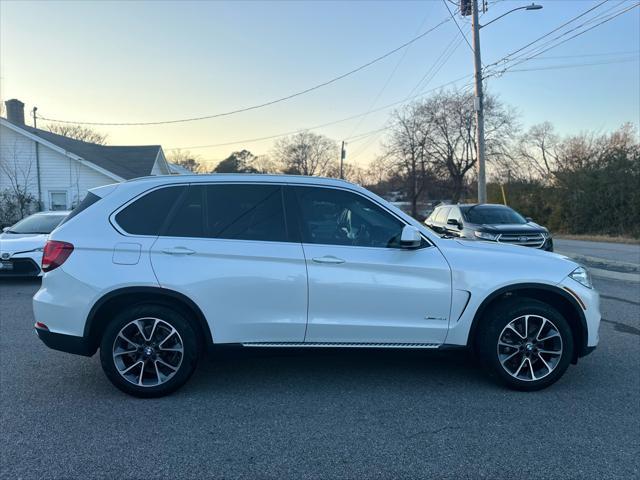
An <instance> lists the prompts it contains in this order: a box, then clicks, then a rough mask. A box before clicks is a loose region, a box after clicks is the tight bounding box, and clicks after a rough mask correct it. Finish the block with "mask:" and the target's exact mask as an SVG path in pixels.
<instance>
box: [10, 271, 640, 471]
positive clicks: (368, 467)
mask: <svg viewBox="0 0 640 480" xmlns="http://www.w3.org/2000/svg"><path fill="white" fill-rule="evenodd" d="M595 281H596V286H597V288H598V289H599V290H600V292H601V294H602V312H603V316H604V321H603V323H602V326H601V329H600V334H601V340H600V346H599V347H598V348H597V349H596V351H595V352H594V353H592V354H591V355H589V356H588V357H585V358H584V359H581V360H580V362H579V364H578V365H577V366H571V367H570V368H569V370H568V371H567V373H566V374H565V376H564V377H563V378H562V379H561V380H560V381H559V382H558V383H556V384H555V385H553V386H552V387H551V388H549V389H546V390H543V391H540V392H533V393H522V392H514V391H511V390H507V389H505V388H503V387H501V386H498V385H496V384H494V383H493V382H492V381H490V380H488V379H487V378H486V377H485V376H484V375H483V374H482V372H481V371H480V370H479V369H478V367H477V365H476V363H475V362H474V361H473V360H471V359H470V358H469V357H468V356H467V355H466V354H464V353H460V352H457V353H452V352H449V353H445V352H440V353H438V352H411V351H371V350H356V351H347V350H342V351H340V350H338V351H336V350H326V351H325V350H316V349H314V350H312V351H286V350H285V351H276V350H268V351H262V352H255V351H253V352H251V351H246V352H238V353H235V354H227V355H224V356H219V357H217V358H210V359H207V360H206V361H204V362H202V363H201V365H200V366H199V367H198V369H197V371H196V373H195V375H194V376H193V377H192V379H191V380H190V382H189V383H188V384H187V385H186V386H185V387H184V388H183V389H181V390H180V391H178V392H176V393H175V394H174V395H172V396H169V397H166V398H161V399H154V400H140V399H136V398H132V397H129V396H127V395H125V394H123V393H121V392H120V391H118V390H116V389H115V388H114V387H113V386H112V385H111V384H110V383H109V382H108V380H107V379H106V378H105V376H104V375H103V373H102V371H101V369H100V362H99V359H98V357H97V356H94V357H93V358H84V357H78V356H73V355H68V354H65V353H61V352H55V351H53V350H49V349H47V348H46V347H45V346H44V345H43V344H42V343H41V342H40V341H39V340H38V339H37V338H36V337H35V335H34V334H33V331H32V325H33V322H34V319H33V316H32V313H31V296H32V295H33V294H34V292H35V291H36V290H37V288H38V286H39V285H38V283H34V282H24V281H23V282H19V281H3V282H2V283H0V365H1V369H0V372H1V376H0V406H1V409H0V415H1V425H2V428H0V445H1V446H2V447H1V448H0V477H2V478H7V479H9V478H11V479H13V478H22V479H41V478H56V479H58V478H65V479H82V480H85V479H94V478H96V479H97V478H136V479H140V478H144V479H157V478H167V479H175V478H193V479H202V478H214V477H218V478H219V477H225V478H229V479H234V478H246V479H256V478H273V479H288V478H295V479H305V478H307V479H331V478H411V479H415V478H456V479H460V478H468V479H478V478H557V479H560V478H579V479H588V478H593V479H599V480H600V479H607V478H638V476H639V475H640V469H639V460H638V458H639V457H638V452H639V451H640V437H639V436H638V432H639V431H640V415H639V412H638V398H639V397H640V375H639V374H638V365H640V303H639V300H640V295H639V294H640V291H639V288H640V284H637V283H626V282H620V281H615V280H607V279H598V278H596V280H595Z"/></svg>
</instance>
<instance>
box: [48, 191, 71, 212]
mask: <svg viewBox="0 0 640 480" xmlns="http://www.w3.org/2000/svg"><path fill="white" fill-rule="evenodd" d="M68 208H69V207H68V203H67V192H63V191H61V192H49V210H67V209H68Z"/></svg>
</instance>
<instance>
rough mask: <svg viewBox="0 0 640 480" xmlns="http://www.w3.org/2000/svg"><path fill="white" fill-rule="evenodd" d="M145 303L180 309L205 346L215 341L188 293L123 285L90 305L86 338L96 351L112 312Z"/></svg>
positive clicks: (204, 318) (90, 346)
mask: <svg viewBox="0 0 640 480" xmlns="http://www.w3.org/2000/svg"><path fill="white" fill-rule="evenodd" d="M145 303H153V304H156V305H163V306H166V307H168V308H173V309H175V310H178V311H179V312H180V313H182V314H183V315H185V316H186V317H187V319H188V320H189V321H190V322H192V324H193V326H194V327H195V328H196V329H197V333H199V334H200V335H198V336H199V338H200V340H201V343H202V346H203V347H210V346H211V345H212V344H213V336H212V334H211V329H210V328H209V324H208V322H207V319H206V317H205V316H204V314H203V313H202V310H200V308H199V307H198V305H196V303H195V302H194V301H193V300H191V299H190V298H189V297H187V296H186V295H184V294H182V293H180V292H176V291H175V290H169V289H166V288H161V287H124V288H119V289H116V290H113V291H111V292H109V293H107V294H105V295H104V296H102V297H101V298H100V299H99V300H98V301H97V302H96V303H95V304H94V305H93V307H91V310H90V311H89V314H88V315H87V321H86V322H85V327H84V338H85V339H87V340H88V344H89V348H90V349H91V350H92V352H93V353H95V351H96V350H97V349H98V346H99V345H100V338H101V336H102V332H103V331H104V328H105V327H106V325H107V323H108V320H109V318H110V313H111V312H114V311H116V310H118V309H120V308H124V307H131V306H134V305H140V304H145Z"/></svg>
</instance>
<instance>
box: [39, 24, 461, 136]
mask: <svg viewBox="0 0 640 480" xmlns="http://www.w3.org/2000/svg"><path fill="white" fill-rule="evenodd" d="M447 22H449V19H448V18H445V19H444V20H442V21H441V22H440V23H438V24H437V25H435V26H434V27H432V28H430V29H429V30H427V31H425V32H423V33H421V34H420V35H418V36H416V37H414V38H412V39H411V40H409V41H408V42H405V43H403V44H402V45H400V46H399V47H396V48H394V49H393V50H390V51H388V52H387V53H385V54H384V55H380V56H379V57H377V58H374V59H373V60H371V61H369V62H367V63H365V64H363V65H360V66H359V67H357V68H354V69H353V70H350V71H348V72H346V73H343V74H342V75H339V76H337V77H334V78H332V79H330V80H327V81H325V82H322V83H319V84H317V85H314V86H312V87H309V88H306V89H304V90H301V91H299V92H295V93H292V94H290V95H286V96H284V97H280V98H277V99H274V100H270V101H268V102H264V103H260V104H257V105H252V106H250V107H243V108H238V109H235V110H230V111H228V112H221V113H215V114H212V115H203V116H200V117H190V118H181V119H177V120H162V121H156V122H79V121H71V120H60V119H55V118H47V117H40V118H41V119H42V120H46V121H48V122H54V123H72V124H78V125H103V126H142V125H166V124H172V123H185V122H195V121H199V120H208V119H212V118H219V117H227V116H230V115H235V114H237V113H242V112H248V111H250V110H257V109H259V108H263V107H267V106H270V105H274V104H276V103H280V102H284V101H286V100H290V99H292V98H295V97H299V96H301V95H304V94H307V93H310V92H312V91H314V90H318V89H319V88H322V87H326V86H327V85H331V84H332V83H335V82H337V81H339V80H342V79H343V78H346V77H348V76H350V75H353V74H354V73H357V72H359V71H361V70H364V69H365V68H367V67H370V66H371V65H373V64H374V63H377V62H379V61H381V60H384V59H385V58H387V57H389V56H391V55H393V54H394V53H396V52H398V51H400V50H402V49H403V48H406V47H408V46H409V45H411V44H413V43H415V42H417V41H418V40H420V39H421V38H424V37H425V36H427V35H428V34H429V33H431V32H433V31H434V30H436V29H437V28H439V27H441V26H442V25H444V24H445V23H447Z"/></svg>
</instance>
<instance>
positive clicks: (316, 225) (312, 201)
mask: <svg viewBox="0 0 640 480" xmlns="http://www.w3.org/2000/svg"><path fill="white" fill-rule="evenodd" d="M291 188H292V189H293V190H294V191H295V194H296V199H297V204H298V210H299V219H300V227H301V234H302V238H303V246H304V252H305V256H306V261H307V269H308V272H309V318H308V326H307V335H306V337H305V342H310V343H327V342H328V343H343V344H344V343H357V344H375V343H383V344H414V345H415V344H433V345H437V344H440V343H442V342H443V341H444V339H445V336H446V333H447V327H448V319H449V308H450V304H451V272H450V269H449V266H448V264H447V262H446V261H445V259H444V257H443V256H442V254H441V253H440V251H439V250H438V249H436V248H435V247H433V246H432V245H431V244H429V243H428V242H427V241H426V240H425V241H424V245H423V248H418V249H414V250H407V249H402V248H400V242H399V239H400V234H401V232H402V228H403V226H404V223H403V222H402V221H401V220H399V219H398V218H397V217H395V216H394V215H393V214H391V213H390V212H388V211H387V210H385V209H383V208H382V207H381V206H379V205H378V204H376V203H374V202H373V201H371V200H370V199H368V198H366V197H364V196H363V195H361V194H359V193H356V192H352V191H348V190H344V189H337V188H330V187H315V186H300V187H291ZM290 203H293V202H290Z"/></svg>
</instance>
